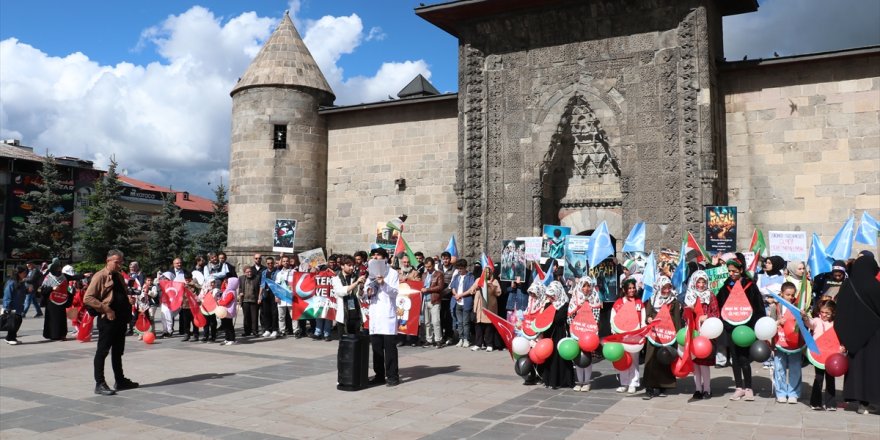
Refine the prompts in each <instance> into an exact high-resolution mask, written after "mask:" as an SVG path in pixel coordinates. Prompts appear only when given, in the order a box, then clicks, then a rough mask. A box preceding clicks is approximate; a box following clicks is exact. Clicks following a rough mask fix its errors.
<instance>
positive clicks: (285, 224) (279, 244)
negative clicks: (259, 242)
mask: <svg viewBox="0 0 880 440" xmlns="http://www.w3.org/2000/svg"><path fill="white" fill-rule="evenodd" d="M295 238H296V220H292V219H281V220H275V233H274V234H273V236H272V252H293V241H294V239H295Z"/></svg>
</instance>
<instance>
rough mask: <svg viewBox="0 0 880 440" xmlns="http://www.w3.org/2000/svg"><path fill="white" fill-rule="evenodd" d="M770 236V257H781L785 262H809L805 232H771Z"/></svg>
mask: <svg viewBox="0 0 880 440" xmlns="http://www.w3.org/2000/svg"><path fill="white" fill-rule="evenodd" d="M768 234H769V236H768V238H769V240H770V243H768V245H767V247H768V248H769V252H770V255H779V256H780V257H782V258H784V259H785V261H807V233H806V232H805V231H770V232H769V233H768Z"/></svg>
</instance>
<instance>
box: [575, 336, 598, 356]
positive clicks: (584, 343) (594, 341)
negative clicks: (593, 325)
mask: <svg viewBox="0 0 880 440" xmlns="http://www.w3.org/2000/svg"><path fill="white" fill-rule="evenodd" d="M578 346H580V348H581V350H582V351H586V352H593V351H596V349H597V348H599V335H597V334H595V333H587V334H586V335H584V337H582V338H580V339H578Z"/></svg>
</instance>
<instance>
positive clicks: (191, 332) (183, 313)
mask: <svg viewBox="0 0 880 440" xmlns="http://www.w3.org/2000/svg"><path fill="white" fill-rule="evenodd" d="M183 279H184V282H185V283H186V288H187V289H188V290H189V291H190V292H191V293H192V294H193V295H195V292H198V291H199V290H200V289H201V286H199V284H198V283H196V282H195V281H193V276H192V273H189V272H187V273H186V274H184V277H183ZM184 295H187V294H184ZM193 313H199V310H198V309H196V310H191V309H190V306H189V299H188V298H186V297H184V298H183V301H182V302H181V303H180V323H179V325H180V331H181V332H182V333H183V334H184V336H183V342H186V341H190V340H191V341H193V342H198V341H199V328H198V327H196V323H195V321H194V320H193ZM168 316H171V315H170V314H169V315H168ZM207 332H208V330H207V329H205V335H207V334H208V333H207ZM190 338H192V339H190Z"/></svg>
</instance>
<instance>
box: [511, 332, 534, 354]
mask: <svg viewBox="0 0 880 440" xmlns="http://www.w3.org/2000/svg"><path fill="white" fill-rule="evenodd" d="M511 348H512V349H513V352H514V353H515V354H518V355H520V356H525V355H527V354H528V353H529V350H530V349H531V348H532V346H531V345H530V344H529V340H528V339H526V338H524V337H522V336H517V337H515V338H513V343H511Z"/></svg>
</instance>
